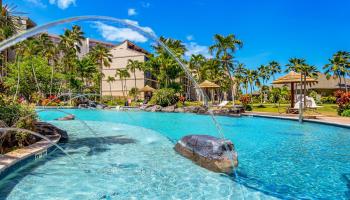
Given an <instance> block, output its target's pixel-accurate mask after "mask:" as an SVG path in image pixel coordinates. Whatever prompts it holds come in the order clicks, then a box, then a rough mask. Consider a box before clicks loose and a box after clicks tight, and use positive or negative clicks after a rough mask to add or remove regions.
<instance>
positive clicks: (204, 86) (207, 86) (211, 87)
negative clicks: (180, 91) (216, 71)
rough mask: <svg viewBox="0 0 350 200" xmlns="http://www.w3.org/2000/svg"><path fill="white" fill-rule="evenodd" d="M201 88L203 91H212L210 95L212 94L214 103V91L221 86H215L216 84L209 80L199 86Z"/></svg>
mask: <svg viewBox="0 0 350 200" xmlns="http://www.w3.org/2000/svg"><path fill="white" fill-rule="evenodd" d="M199 87H200V88H202V89H208V90H210V93H211V100H212V101H213V100H214V93H213V91H214V90H215V89H216V88H220V86H219V85H217V84H215V83H212V82H210V81H208V80H205V81H203V82H202V83H201V84H199Z"/></svg>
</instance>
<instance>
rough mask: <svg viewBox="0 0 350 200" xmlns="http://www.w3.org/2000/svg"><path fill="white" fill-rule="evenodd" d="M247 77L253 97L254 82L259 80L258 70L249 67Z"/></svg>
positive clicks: (251, 97)
mask: <svg viewBox="0 0 350 200" xmlns="http://www.w3.org/2000/svg"><path fill="white" fill-rule="evenodd" d="M246 79H247V81H248V83H249V85H250V99H251V100H252V99H253V88H254V83H256V81H258V80H259V76H258V71H256V70H252V69H247V71H246Z"/></svg>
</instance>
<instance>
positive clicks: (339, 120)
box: [243, 112, 350, 127]
mask: <svg viewBox="0 0 350 200" xmlns="http://www.w3.org/2000/svg"><path fill="white" fill-rule="evenodd" d="M243 115H253V116H264V117H276V118H288V119H295V120H296V119H298V115H295V114H279V113H268V112H246V113H245V114H243ZM308 117H315V118H310V119H307V118H308ZM305 119H306V120H307V121H316V122H324V123H330V124H336V125H343V126H349V127H350V117H327V116H323V115H313V116H306V117H305Z"/></svg>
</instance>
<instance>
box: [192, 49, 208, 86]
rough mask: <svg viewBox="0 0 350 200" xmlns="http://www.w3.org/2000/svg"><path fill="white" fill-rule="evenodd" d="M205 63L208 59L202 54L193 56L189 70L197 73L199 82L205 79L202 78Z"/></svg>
mask: <svg viewBox="0 0 350 200" xmlns="http://www.w3.org/2000/svg"><path fill="white" fill-rule="evenodd" d="M205 62H206V59H205V57H204V56H203V55H201V54H198V55H192V56H191V58H190V62H189V68H190V69H191V70H194V71H195V74H196V78H197V81H203V79H202V77H201V72H200V70H201V68H202V67H203V65H204V64H205Z"/></svg>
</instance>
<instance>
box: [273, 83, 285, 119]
mask: <svg viewBox="0 0 350 200" xmlns="http://www.w3.org/2000/svg"><path fill="white" fill-rule="evenodd" d="M288 94H289V92H288V88H287V87H285V86H284V87H282V88H272V90H271V101H272V102H273V103H275V104H276V103H278V112H279V113H280V107H281V101H282V100H283V99H286V97H287V96H288Z"/></svg>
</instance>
